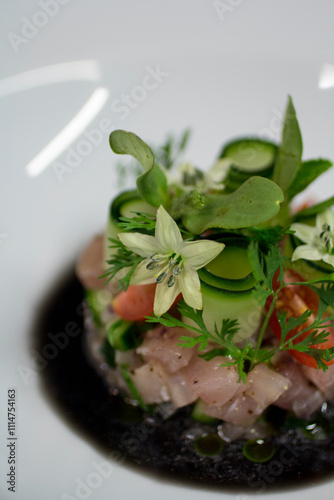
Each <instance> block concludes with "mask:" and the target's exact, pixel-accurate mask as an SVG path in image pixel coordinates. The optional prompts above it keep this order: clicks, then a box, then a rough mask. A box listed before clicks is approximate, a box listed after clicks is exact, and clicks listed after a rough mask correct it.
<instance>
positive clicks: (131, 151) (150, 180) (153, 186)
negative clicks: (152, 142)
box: [109, 130, 168, 207]
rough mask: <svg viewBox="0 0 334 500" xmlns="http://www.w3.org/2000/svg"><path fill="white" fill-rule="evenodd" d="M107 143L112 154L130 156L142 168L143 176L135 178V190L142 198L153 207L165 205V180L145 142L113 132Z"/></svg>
mask: <svg viewBox="0 0 334 500" xmlns="http://www.w3.org/2000/svg"><path fill="white" fill-rule="evenodd" d="M109 143H110V147H111V149H112V150H113V151H114V153H116V154H128V155H131V156H133V157H134V158H135V159H136V160H137V161H139V163H140V164H141V166H142V167H143V168H144V170H145V172H144V174H142V175H140V176H139V177H138V178H137V188H138V191H139V193H140V195H141V196H142V198H143V199H144V200H145V201H146V202H147V203H149V204H150V205H152V206H154V207H159V206H160V205H166V204H167V201H168V194H167V179H166V176H165V174H164V173H163V171H162V170H161V169H160V167H159V166H158V165H157V164H156V163H155V160H154V154H153V153H152V150H151V148H150V147H149V146H148V145H147V144H146V142H144V141H143V140H142V139H141V138H140V137H138V136H137V135H136V134H133V133H132V132H126V131H125V130H114V131H113V132H111V134H110V136H109Z"/></svg>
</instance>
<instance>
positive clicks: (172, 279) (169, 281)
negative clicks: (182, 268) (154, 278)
mask: <svg viewBox="0 0 334 500" xmlns="http://www.w3.org/2000/svg"><path fill="white" fill-rule="evenodd" d="M175 282H176V278H175V276H174V275H173V274H172V275H171V276H170V277H169V278H168V281H167V286H168V288H171V287H172V286H174V285H175Z"/></svg>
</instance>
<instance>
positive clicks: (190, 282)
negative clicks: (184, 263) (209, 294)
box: [178, 267, 203, 309]
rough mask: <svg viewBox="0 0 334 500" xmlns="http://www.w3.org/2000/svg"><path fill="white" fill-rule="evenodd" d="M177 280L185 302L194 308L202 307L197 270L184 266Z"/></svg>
mask: <svg viewBox="0 0 334 500" xmlns="http://www.w3.org/2000/svg"><path fill="white" fill-rule="evenodd" d="M178 280H179V283H180V289H181V292H182V295H183V298H184V300H185V302H186V303H187V304H188V305H189V306H190V307H193V308H194V309H202V307H203V301H202V293H201V283H200V280H199V277H198V274H197V272H196V271H194V270H193V269H191V268H187V267H185V268H184V270H183V272H182V273H181V274H180V276H178Z"/></svg>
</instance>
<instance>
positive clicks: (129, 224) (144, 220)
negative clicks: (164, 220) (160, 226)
mask: <svg viewBox="0 0 334 500" xmlns="http://www.w3.org/2000/svg"><path fill="white" fill-rule="evenodd" d="M132 213H133V214H135V215H134V216H133V217H122V216H121V217H119V220H120V222H117V226H118V227H119V228H121V229H122V231H125V232H128V231H137V230H145V232H152V231H154V229H155V224H156V217H155V216H154V215H152V214H148V213H146V212H132Z"/></svg>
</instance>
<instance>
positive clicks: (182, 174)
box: [178, 158, 231, 193]
mask: <svg viewBox="0 0 334 500" xmlns="http://www.w3.org/2000/svg"><path fill="white" fill-rule="evenodd" d="M230 166H231V160H230V159H229V158H221V159H219V160H218V161H217V162H216V163H215V164H214V165H213V166H212V167H211V168H210V169H209V170H208V172H202V171H201V170H198V169H197V168H196V167H195V166H194V165H192V164H190V163H183V164H181V165H180V166H179V180H178V186H182V189H183V190H184V191H187V190H188V191H191V190H193V189H194V187H195V188H196V189H197V190H198V191H200V192H201V193H205V192H207V191H210V190H215V191H216V190H218V191H219V190H222V189H224V185H223V180H224V179H225V177H226V174H227V172H228V170H229V168H230Z"/></svg>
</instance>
